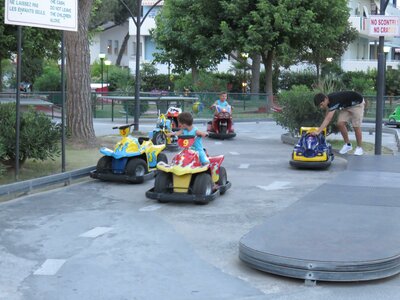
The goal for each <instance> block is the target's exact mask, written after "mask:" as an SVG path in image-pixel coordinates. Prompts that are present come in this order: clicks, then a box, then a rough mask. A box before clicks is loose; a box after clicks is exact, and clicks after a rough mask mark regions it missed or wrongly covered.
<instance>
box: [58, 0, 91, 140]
mask: <svg viewBox="0 0 400 300" xmlns="http://www.w3.org/2000/svg"><path fill="white" fill-rule="evenodd" d="M92 1H93V0H80V1H78V3H79V8H78V11H79V14H78V31H77V32H73V31H66V32H65V48H66V70H67V84H68V86H67V124H68V128H69V130H70V134H71V138H72V140H73V141H74V142H76V143H79V144H84V145H88V146H94V145H95V141H96V136H95V132H94V128H93V115H92V105H91V98H90V96H91V95H90V94H91V93H90V81H91V80H90V52H89V42H88V40H89V37H88V27H89V18H90V12H91V8H92Z"/></svg>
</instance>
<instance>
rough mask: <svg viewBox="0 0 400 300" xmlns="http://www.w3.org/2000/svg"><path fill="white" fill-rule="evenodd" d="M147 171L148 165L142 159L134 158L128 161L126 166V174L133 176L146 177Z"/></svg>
mask: <svg viewBox="0 0 400 300" xmlns="http://www.w3.org/2000/svg"><path fill="white" fill-rule="evenodd" d="M147 172H148V171H147V164H146V162H145V161H144V160H143V159H141V158H133V159H130V160H129V161H128V163H127V164H126V169H125V173H126V174H127V175H131V176H136V177H139V176H144V174H146V173H147Z"/></svg>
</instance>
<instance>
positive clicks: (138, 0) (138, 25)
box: [119, 0, 162, 131]
mask: <svg viewBox="0 0 400 300" xmlns="http://www.w3.org/2000/svg"><path fill="white" fill-rule="evenodd" d="M119 1H120V2H121V4H122V5H123V6H124V7H125V8H126V9H127V11H128V13H129V15H130V16H131V18H132V20H133V23H135V26H136V68H135V125H134V130H135V131H138V130H139V110H140V92H139V90H140V66H139V64H140V57H139V54H140V28H141V26H142V24H143V22H144V20H145V19H146V17H147V16H148V15H149V13H150V11H151V10H152V9H153V8H154V7H156V6H157V5H158V4H159V3H160V2H161V1H162V0H157V2H155V3H154V4H153V6H152V7H150V9H149V10H148V11H147V13H146V14H145V16H144V17H143V18H141V8H142V0H136V16H135V15H134V14H133V13H132V11H131V10H130V9H129V7H128V5H127V4H126V3H125V2H124V0H119ZM126 118H127V122H128V115H126Z"/></svg>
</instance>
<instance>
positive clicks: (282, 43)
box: [220, 0, 349, 97]
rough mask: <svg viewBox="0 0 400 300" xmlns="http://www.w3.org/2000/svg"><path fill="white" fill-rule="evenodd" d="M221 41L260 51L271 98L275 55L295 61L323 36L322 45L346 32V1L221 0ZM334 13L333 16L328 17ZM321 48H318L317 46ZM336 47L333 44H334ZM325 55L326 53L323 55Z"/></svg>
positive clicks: (267, 89) (247, 49)
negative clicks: (222, 12) (285, 54)
mask: <svg viewBox="0 0 400 300" xmlns="http://www.w3.org/2000/svg"><path fill="white" fill-rule="evenodd" d="M220 2H221V5H222V7H223V11H224V12H225V16H224V19H223V21H222V22H221V27H222V30H223V33H224V34H223V37H224V43H225V44H227V45H229V46H230V47H231V48H232V47H235V49H243V50H244V51H245V52H248V53H259V54H260V56H261V60H262V62H263V64H264V66H265V70H266V74H267V76H266V84H265V85H266V92H267V93H268V94H269V95H270V97H272V94H273V93H272V91H273V87H272V67H273V61H274V58H275V57H279V56H283V53H285V52H286V53H290V55H289V56H287V57H286V60H287V61H288V62H291V61H294V60H295V58H296V57H297V56H299V54H303V53H308V52H309V51H310V49H311V47H312V42H313V41H315V40H317V39H320V38H322V37H323V35H326V36H328V37H329V39H328V38H326V37H325V38H324V39H323V41H324V47H326V48H329V47H330V43H331V42H333V41H334V40H335V39H339V38H340V37H342V35H343V34H344V33H345V30H346V28H347V26H349V24H348V17H349V12H348V8H347V1H346V0H338V1H334V2H332V1H330V2H329V1H324V0H280V1H278V0H271V1H264V0H256V1H254V0H221V1H220ZM331 15H333V16H334V19H333V18H331ZM318 49H320V48H318ZM335 49H336V47H335ZM329 54H331V53H329ZM326 55H327V54H326Z"/></svg>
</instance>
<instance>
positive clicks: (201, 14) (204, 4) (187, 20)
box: [152, 0, 227, 81]
mask: <svg viewBox="0 0 400 300" xmlns="http://www.w3.org/2000/svg"><path fill="white" fill-rule="evenodd" d="M221 18H222V12H221V6H220V3H219V1H215V0H201V1H198V0H169V1H165V2H164V6H163V8H162V10H161V12H160V13H159V14H158V15H157V16H156V28H155V29H154V30H153V32H152V37H153V38H154V39H155V41H156V44H157V50H158V51H159V52H157V53H156V54H155V58H156V60H157V61H158V62H161V63H172V64H173V66H174V67H173V71H175V72H178V73H182V72H185V71H187V70H192V74H193V79H194V81H196V80H197V74H198V70H199V69H206V68H209V67H213V66H215V65H216V64H218V63H219V62H220V61H221V60H222V59H223V57H224V55H225V53H227V51H226V50H225V49H224V48H223V44H222V43H221V40H220V36H221V30H220V20H221Z"/></svg>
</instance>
